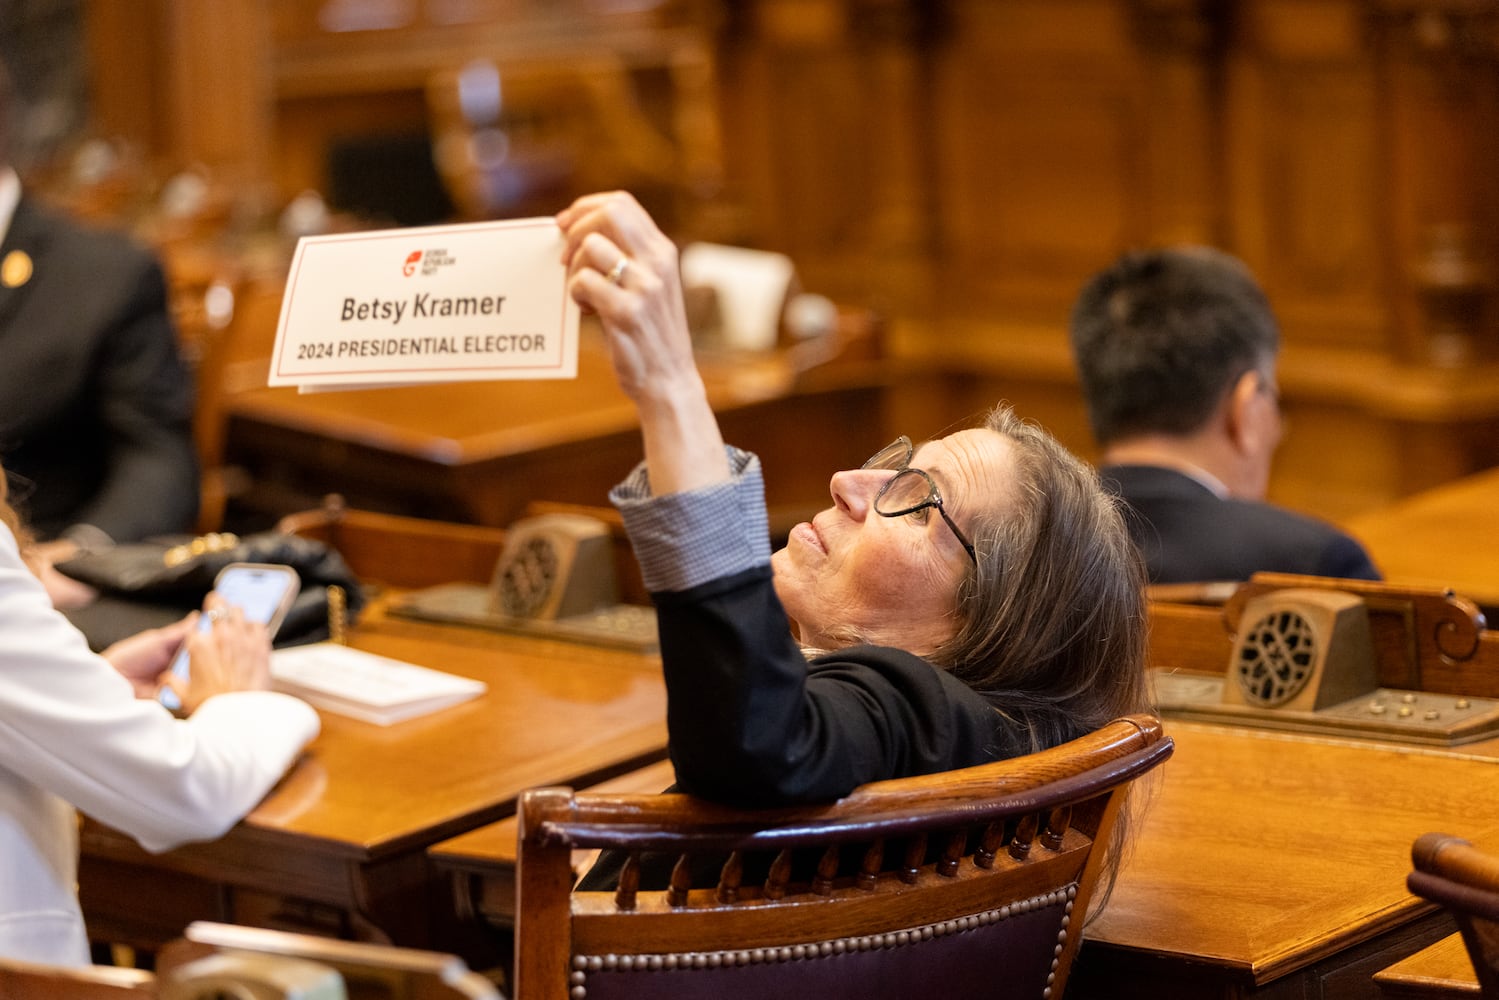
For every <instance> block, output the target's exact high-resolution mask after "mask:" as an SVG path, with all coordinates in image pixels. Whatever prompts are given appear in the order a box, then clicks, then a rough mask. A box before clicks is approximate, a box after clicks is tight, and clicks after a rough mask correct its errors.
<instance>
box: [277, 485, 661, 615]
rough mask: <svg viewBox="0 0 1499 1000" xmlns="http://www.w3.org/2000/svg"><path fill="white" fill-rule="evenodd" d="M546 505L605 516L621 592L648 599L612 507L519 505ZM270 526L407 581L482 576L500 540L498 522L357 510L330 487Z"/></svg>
mask: <svg viewBox="0 0 1499 1000" xmlns="http://www.w3.org/2000/svg"><path fill="white" fill-rule="evenodd" d="M553 513H566V514H584V515H587V516H589V517H594V518H597V519H598V520H601V521H603V522H604V523H605V524H607V525H608V526H609V529H610V534H611V537H612V540H613V543H614V567H615V576H616V582H617V583H618V585H619V587H618V591H619V595H620V600H622V601H624V602H626V603H628V604H649V603H650V595H649V594H647V593H646V591H645V585H644V584H643V583H642V582H641V579H640V567H639V565H638V564H637V563H636V562H635V553H634V550H633V549H631V548H630V540H629V538H627V537H626V536H625V529H624V523H623V522H622V521H621V519H620V516H619V512H618V511H616V510H614V509H613V508H612V507H591V506H583V505H579V504H565V503H551V502H542V501H537V502H533V503H531V504H529V505H527V509H526V514H527V515H528V516H530V515H537V514H553ZM276 528H277V530H278V531H284V532H286V533H287V534H292V535H300V536H303V537H306V538H312V539H316V540H317V541H320V542H323V543H324V544H326V545H330V546H332V547H333V548H335V549H337V550H338V552H339V553H340V554H341V555H342V556H343V557H344V561H345V562H347V563H348V564H349V568H350V569H351V570H353V571H354V575H355V576H357V577H359V578H360V579H361V580H365V581H369V582H372V583H378V584H385V585H387V586H392V587H401V588H406V589H416V588H419V587H432V586H437V585H438V584H443V583H484V584H487V583H489V582H490V579H491V578H492V577H493V575H494V569H495V564H496V563H498V562H499V558H500V553H501V552H502V551H504V548H505V530H504V529H503V528H492V527H486V526H483V525H475V524H458V523H456V522H453V521H434V520H429V519H427V518H418V517H404V516H400V515H396V514H378V513H374V512H372V511H367V510H357V509H353V508H350V507H347V506H345V505H344V502H343V498H342V497H340V496H338V495H336V494H333V495H329V496H328V497H327V498H325V500H324V502H323V506H321V507H318V508H315V509H313V510H307V511H299V512H297V513H295V514H288V515H287V516H285V517H283V518H282V519H281V520H280V521H279V522H277V525H276Z"/></svg>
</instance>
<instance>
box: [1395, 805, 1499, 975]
mask: <svg viewBox="0 0 1499 1000" xmlns="http://www.w3.org/2000/svg"><path fill="white" fill-rule="evenodd" d="M1411 863H1412V864H1413V865H1414V867H1415V870H1414V871H1412V872H1411V873H1410V875H1409V876H1407V877H1406V886H1407V888H1409V889H1410V891H1411V892H1412V893H1413V894H1414V895H1417V896H1420V897H1422V898H1423V899H1429V900H1431V901H1432V902H1434V903H1438V904H1440V905H1442V906H1444V907H1446V908H1447V910H1448V911H1450V912H1451V914H1452V916H1453V918H1454V919H1455V920H1456V921H1457V927H1458V930H1459V931H1461V932H1462V937H1463V944H1464V945H1466V946H1467V949H1468V957H1469V958H1470V959H1472V961H1473V970H1474V972H1476V973H1477V974H1478V983H1479V986H1480V989H1481V991H1482V995H1483V996H1485V997H1499V857H1495V856H1494V855H1492V854H1489V853H1488V852H1486V851H1481V850H1479V849H1477V848H1475V847H1474V846H1473V845H1472V844H1470V843H1469V842H1468V841H1466V840H1462V839H1460V838H1458V837H1454V836H1451V835H1450V834H1445V833H1427V834H1422V835H1421V836H1420V837H1418V838H1417V839H1416V842H1415V843H1414V844H1413V845H1412V846H1411Z"/></svg>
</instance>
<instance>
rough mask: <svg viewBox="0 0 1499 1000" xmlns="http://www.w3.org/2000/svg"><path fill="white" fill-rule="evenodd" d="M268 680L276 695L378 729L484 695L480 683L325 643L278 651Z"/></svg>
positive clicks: (273, 659) (272, 660)
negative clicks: (271, 683) (301, 700)
mask: <svg viewBox="0 0 1499 1000" xmlns="http://www.w3.org/2000/svg"><path fill="white" fill-rule="evenodd" d="M271 678H272V681H273V683H274V685H275V688H276V690H278V691H285V692H286V693H287V694H294V695H296V696H297V697H299V698H302V699H303V700H305V701H307V702H309V703H311V704H313V705H316V706H317V707H318V708H322V709H326V710H328V711H330V712H337V713H339V714H340V715H347V716H351V717H352V718H355V719H362V720H363V721H365V722H373V723H375V724H376V725H379V726H388V725H390V724H391V723H393V722H400V721H402V720H403V719H411V718H415V717H416V716H419V715H426V714H427V713H429V712H435V711H437V710H438V709H442V708H447V707H448V706H450V705H457V704H459V703H461V702H465V701H468V700H469V699H471V698H477V697H478V696H479V695H481V694H483V693H484V690H485V685H484V682H483V681H476V680H471V679H470V678H467V677H458V676H456V675H454V674H445V673H443V672H442V671H440V670H429V669H428V668H426V667H419V666H417V665H416V664H414V663H405V662H403V661H401V660H392V659H389V658H387V657H384V656H376V655H374V654H373V653H366V652H363V651H362V650H358V649H352V648H350V647H348V646H339V645H336V644H334V643H328V642H320V643H315V644H313V645H310V646H294V647H292V648H290V649H278V650H276V651H275V652H274V653H272V654H271Z"/></svg>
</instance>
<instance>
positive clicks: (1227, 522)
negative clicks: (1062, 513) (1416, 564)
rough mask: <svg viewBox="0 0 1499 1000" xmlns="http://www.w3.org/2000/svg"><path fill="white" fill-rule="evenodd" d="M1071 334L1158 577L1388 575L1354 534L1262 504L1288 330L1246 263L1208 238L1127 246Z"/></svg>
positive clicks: (1109, 477)
mask: <svg viewBox="0 0 1499 1000" xmlns="http://www.w3.org/2000/svg"><path fill="white" fill-rule="evenodd" d="M1071 333H1072V348H1073V353H1074V356H1075V357H1076V360H1077V366H1078V373H1079V376H1080V379H1081V382H1082V388H1083V396H1084V398H1085V400H1086V401H1087V405H1088V416H1089V420H1090V422H1091V424H1092V428H1093V435H1094V437H1095V439H1096V440H1097V442H1098V444H1099V446H1100V447H1101V448H1102V450H1103V457H1102V466H1101V468H1100V470H1099V471H1100V473H1101V474H1102V476H1103V479H1104V481H1105V483H1106V485H1109V486H1110V488H1112V489H1114V490H1115V491H1116V492H1117V493H1118V494H1119V495H1120V496H1121V497H1122V498H1123V499H1124V500H1125V502H1126V503H1127V504H1128V505H1129V506H1130V508H1132V510H1133V511H1134V513H1135V515H1136V516H1135V517H1132V518H1131V530H1132V531H1133V532H1134V534H1135V539H1136V541H1137V542H1138V543H1139V545H1140V548H1141V550H1142V551H1143V552H1144V554H1145V559H1146V562H1147V564H1148V565H1149V568H1150V578H1151V582H1153V583H1182V582H1191V581H1210V580H1245V579H1248V577H1249V576H1250V575H1251V574H1253V573H1255V572H1258V571H1261V570H1273V571H1277V572H1284V573H1304V574H1311V575H1316V576H1336V577H1348V578H1354V579H1367V580H1375V579H1379V571H1378V570H1376V569H1375V567H1374V565H1373V563H1372V562H1371V561H1370V559H1369V556H1368V555H1367V553H1365V552H1364V550H1363V548H1362V547H1361V546H1360V545H1359V544H1358V542H1356V541H1354V540H1353V539H1352V538H1350V537H1348V536H1347V535H1345V534H1343V533H1342V532H1340V531H1338V530H1337V529H1336V528H1334V527H1332V526H1331V525H1328V524H1325V523H1323V522H1321V521H1318V520H1315V519H1313V518H1310V517H1306V516H1304V515H1301V514H1295V513H1292V512H1290V511H1287V510H1284V509H1281V508H1279V507H1275V506H1272V505H1270V504H1267V503H1265V502H1263V501H1264V497H1265V491H1266V489H1267V486H1268V484H1269V478H1270V460H1271V458H1272V456H1273V455H1274V453H1275V448H1276V446H1277V445H1278V444H1279V443H1280V434H1281V418H1280V399H1279V393H1278V390H1277V388H1276V382H1275V361H1276V355H1277V353H1278V352H1279V349H1280V334H1279V330H1278V329H1277V326H1276V322H1275V317H1274V315H1273V314H1272V313H1271V311H1270V304H1269V302H1268V301H1267V300H1266V298H1265V294H1264V292H1263V291H1261V289H1260V287H1259V285H1258V284H1256V283H1255V280H1254V277H1253V276H1252V275H1251V274H1250V273H1249V270H1248V269H1247V268H1246V267H1245V266H1244V265H1243V263H1242V262H1240V261H1239V260H1237V259H1236V258H1234V257H1231V256H1229V255H1228V254H1225V253H1222V252H1220V251H1217V250H1212V249H1209V248H1207V247H1185V248H1178V249H1169V250H1151V251H1143V252H1136V253H1129V254H1126V255H1125V256H1124V257H1122V258H1120V259H1119V260H1118V261H1116V262H1115V263H1114V264H1113V265H1112V266H1111V267H1110V268H1108V269H1107V270H1105V271H1103V272H1101V273H1100V274H1098V275H1096V276H1094V277H1093V279H1092V280H1090V281H1089V282H1088V284H1087V285H1086V286H1085V287H1084V289H1083V291H1082V294H1081V295H1080V296H1079V298H1078V301H1077V303H1076V305H1075V306H1074V307H1073V313H1072V330H1071Z"/></svg>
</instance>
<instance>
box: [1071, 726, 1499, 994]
mask: <svg viewBox="0 0 1499 1000" xmlns="http://www.w3.org/2000/svg"><path fill="white" fill-rule="evenodd" d="M1167 732H1169V733H1170V734H1171V736H1172V738H1173V739H1175V740H1176V753H1175V755H1174V756H1173V757H1172V759H1171V760H1170V761H1168V762H1167V763H1166V764H1165V765H1164V766H1163V767H1162V768H1161V771H1160V772H1159V777H1158V779H1157V780H1156V782H1155V786H1156V787H1153V788H1152V787H1151V785H1152V783H1151V782H1146V783H1144V785H1143V786H1141V787H1140V791H1141V792H1142V793H1143V794H1141V795H1140V797H1139V799H1138V800H1137V801H1138V802H1139V803H1140V805H1142V806H1143V808H1144V810H1145V812H1144V817H1143V822H1142V823H1141V824H1140V826H1139V828H1138V830H1137V831H1136V837H1135V840H1134V844H1133V847H1132V848H1131V852H1130V853H1129V855H1128V856H1127V860H1126V863H1125V865H1124V868H1123V871H1122V872H1121V874H1120V877H1119V882H1118V885H1117V886H1116V887H1115V890H1114V894H1113V897H1112V898H1111V900H1110V901H1109V905H1108V907H1107V908H1106V909H1105V910H1104V911H1103V912H1102V913H1101V914H1100V915H1099V916H1098V918H1097V919H1096V920H1095V921H1094V922H1092V923H1091V924H1089V926H1088V928H1087V930H1086V932H1085V933H1086V935H1087V937H1086V939H1085V942H1084V945H1083V948H1082V952H1081V954H1080V955H1079V957H1078V961H1077V964H1076V965H1075V966H1074V968H1073V973H1072V981H1071V983H1070V985H1069V989H1068V997H1069V998H1070V1000H1082V998H1092V997H1098V998H1105V997H1107V998H1129V997H1151V998H1162V997H1178V996H1179V997H1194V998H1195V997H1225V998H1227V997H1247V996H1255V997H1267V998H1268V997H1296V998H1306V997H1321V998H1335V997H1336V998H1344V997H1373V996H1376V995H1377V994H1376V993H1375V987H1374V985H1373V981H1372V976H1373V974H1374V973H1375V972H1376V971H1378V970H1380V969H1383V968H1385V967H1386V966H1389V965H1391V964H1392V963H1393V962H1395V961H1396V960H1398V959H1399V958H1402V957H1404V956H1406V955H1408V954H1410V953H1411V952H1414V951H1416V950H1417V949H1419V948H1421V947H1424V946H1425V945H1427V944H1430V943H1431V942H1433V941H1435V940H1437V939H1438V938H1440V937H1442V936H1444V935H1446V934H1450V933H1451V932H1452V931H1453V930H1454V927H1455V925H1454V924H1453V922H1452V920H1451V918H1450V917H1448V916H1447V915H1446V914H1444V913H1442V912H1441V911H1439V910H1438V909H1437V908H1436V907H1435V906H1433V905H1432V904H1430V903H1428V902H1425V901H1424V900H1420V899H1417V898H1416V897H1414V896H1412V895H1411V894H1410V893H1408V892H1407V891H1406V889H1405V876H1406V874H1407V873H1408V872H1409V871H1410V846H1411V843H1412V842H1413V841H1414V840H1415V839H1416V837H1418V836H1419V835H1421V834H1423V833H1426V832H1428V831H1430V830H1433V829H1443V828H1446V827H1448V826H1451V827H1454V828H1458V829H1462V830H1463V831H1465V833H1466V832H1468V831H1475V832H1476V831H1485V830H1488V831H1493V834H1499V797H1496V796H1493V795H1490V794H1487V793H1486V792H1482V791H1478V790H1481V789H1486V788H1493V787H1499V758H1496V757H1494V756H1492V755H1494V754H1496V753H1499V747H1496V744H1495V741H1490V742H1488V743H1482V744H1471V745H1469V746H1467V747H1462V748H1458V749H1457V750H1453V751H1448V750H1429V749H1424V748H1416V747H1400V746H1395V745H1392V744H1382V743H1374V742H1367V743H1365V742H1353V741H1339V740H1333V739H1326V738H1319V737H1314V736H1302V735H1296V734H1290V733H1274V732H1269V731H1264V730H1255V729H1249V728H1231V727H1227V726H1224V727H1219V726H1212V725H1206V724H1198V723H1190V722H1182V721H1171V720H1169V719H1168V721H1167Z"/></svg>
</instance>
